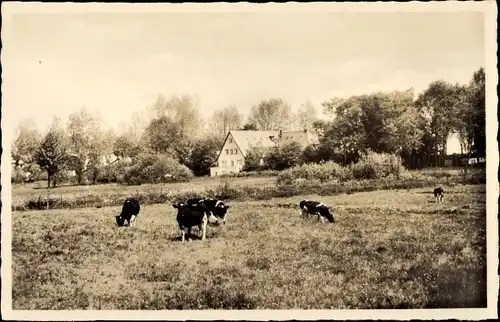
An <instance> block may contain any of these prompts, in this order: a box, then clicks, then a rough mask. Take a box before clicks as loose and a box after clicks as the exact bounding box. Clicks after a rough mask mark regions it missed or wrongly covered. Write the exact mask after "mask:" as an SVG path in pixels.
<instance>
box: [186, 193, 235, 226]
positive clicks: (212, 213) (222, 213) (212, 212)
mask: <svg viewBox="0 0 500 322" xmlns="http://www.w3.org/2000/svg"><path fill="white" fill-rule="evenodd" d="M187 203H188V204H199V203H200V204H203V205H204V207H205V209H206V213H207V216H208V219H209V222H212V221H214V220H215V221H216V222H217V223H220V221H219V220H222V223H223V224H224V225H225V224H226V220H227V210H228V209H229V206H228V205H226V204H225V203H224V201H222V200H218V199H212V198H206V199H200V198H192V199H189V200H188V201H187Z"/></svg>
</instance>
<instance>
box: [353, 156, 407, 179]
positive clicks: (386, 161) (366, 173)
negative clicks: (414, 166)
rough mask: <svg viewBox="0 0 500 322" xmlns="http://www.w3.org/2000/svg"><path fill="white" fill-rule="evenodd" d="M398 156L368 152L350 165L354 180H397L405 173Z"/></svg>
mask: <svg viewBox="0 0 500 322" xmlns="http://www.w3.org/2000/svg"><path fill="white" fill-rule="evenodd" d="M402 164H403V162H402V160H401V158H400V157H399V156H396V155H393V154H386V153H375V152H371V151H369V152H368V153H366V154H364V155H362V156H361V159H360V160H359V161H358V162H357V163H355V164H353V165H351V171H352V175H353V177H354V178H355V179H382V178H387V177H389V176H394V177H397V178H399V177H400V175H401V174H402V173H403V172H404V171H405V169H404V167H403V165H402Z"/></svg>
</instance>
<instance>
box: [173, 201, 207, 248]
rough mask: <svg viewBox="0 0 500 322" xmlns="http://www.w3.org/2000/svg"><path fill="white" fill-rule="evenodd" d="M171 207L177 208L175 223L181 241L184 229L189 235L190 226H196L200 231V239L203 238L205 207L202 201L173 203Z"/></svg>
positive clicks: (205, 218) (204, 234) (204, 235)
mask: <svg viewBox="0 0 500 322" xmlns="http://www.w3.org/2000/svg"><path fill="white" fill-rule="evenodd" d="M172 207H174V208H176V209H177V223H178V224H179V228H180V230H181V233H182V241H183V242H184V240H185V235H186V232H185V229H186V228H187V229H188V235H190V236H191V228H192V227H194V226H198V228H199V230H200V231H201V240H205V238H206V232H207V222H208V216H207V207H206V206H205V205H204V204H202V203H191V204H187V203H184V202H179V203H174V204H172Z"/></svg>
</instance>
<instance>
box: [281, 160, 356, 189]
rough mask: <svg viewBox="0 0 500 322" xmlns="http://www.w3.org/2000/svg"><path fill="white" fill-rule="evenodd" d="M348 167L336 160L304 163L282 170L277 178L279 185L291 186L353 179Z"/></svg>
mask: <svg viewBox="0 0 500 322" xmlns="http://www.w3.org/2000/svg"><path fill="white" fill-rule="evenodd" d="M351 177H352V176H351V173H350V171H349V169H348V168H345V167H342V166H341V165H339V164H337V163H335V162H331V161H330V162H326V163H323V164H315V163H310V164H303V165H301V166H295V167H293V168H290V169H287V170H285V171H282V172H281V173H280V174H279V175H278V177H277V178H276V185H277V186H278V187H284V186H291V185H296V184H301V183H306V184H311V183H323V182H330V181H341V180H349V179H351Z"/></svg>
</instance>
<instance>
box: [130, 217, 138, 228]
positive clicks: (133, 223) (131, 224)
mask: <svg viewBox="0 0 500 322" xmlns="http://www.w3.org/2000/svg"><path fill="white" fill-rule="evenodd" d="M136 218H137V216H136V215H132V217H131V218H130V226H135V219H136Z"/></svg>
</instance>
